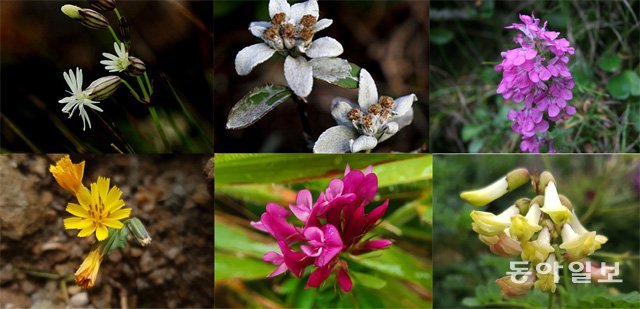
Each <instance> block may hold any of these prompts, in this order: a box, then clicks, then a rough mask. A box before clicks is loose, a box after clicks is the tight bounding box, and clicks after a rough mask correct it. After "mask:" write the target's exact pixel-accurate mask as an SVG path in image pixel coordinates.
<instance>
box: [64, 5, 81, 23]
mask: <svg viewBox="0 0 640 309" xmlns="http://www.w3.org/2000/svg"><path fill="white" fill-rule="evenodd" d="M60 10H61V11H62V13H64V15H67V16H69V17H71V18H73V19H81V18H82V16H80V10H81V9H80V7H77V6H75V5H71V4H65V5H63V6H62V7H61V8H60Z"/></svg>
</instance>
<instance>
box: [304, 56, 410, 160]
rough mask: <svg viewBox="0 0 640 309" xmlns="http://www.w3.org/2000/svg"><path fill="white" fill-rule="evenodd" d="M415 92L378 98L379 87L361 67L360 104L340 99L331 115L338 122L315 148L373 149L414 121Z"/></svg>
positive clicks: (341, 150) (319, 150)
mask: <svg viewBox="0 0 640 309" xmlns="http://www.w3.org/2000/svg"><path fill="white" fill-rule="evenodd" d="M417 100H418V98H417V97H416V95H415V94H413V93H412V94H410V95H406V96H403V97H400V98H397V99H395V100H394V99H392V98H391V97H387V96H381V97H378V89H377V88H376V84H375V82H374V81H373V78H372V77H371V75H370V74H369V72H367V70H365V69H362V70H360V85H359V89H358V104H357V105H356V104H355V103H353V102H351V101H349V100H347V99H344V98H336V99H334V100H333V103H332V104H331V115H332V116H333V118H334V119H335V120H336V122H337V123H338V125H337V126H334V127H331V128H329V129H327V130H326V131H324V132H323V133H322V134H321V135H320V137H319V138H318V141H317V142H316V144H315V145H314V147H313V151H314V152H316V153H344V152H354V153H355V152H360V151H363V150H371V149H373V148H375V147H376V145H378V143H380V142H384V141H385V140H387V139H389V138H390V137H392V136H393V135H395V134H396V133H397V132H398V131H399V130H400V129H402V128H404V127H405V126H407V125H409V124H410V123H411V121H413V109H412V105H413V102H415V101H417Z"/></svg>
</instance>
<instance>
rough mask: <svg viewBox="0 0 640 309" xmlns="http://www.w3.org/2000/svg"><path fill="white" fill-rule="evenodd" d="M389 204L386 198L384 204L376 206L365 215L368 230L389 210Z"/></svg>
mask: <svg viewBox="0 0 640 309" xmlns="http://www.w3.org/2000/svg"><path fill="white" fill-rule="evenodd" d="M387 206H389V200H385V201H384V203H382V205H380V206H378V207H376V208H375V209H374V210H372V211H371V212H370V213H368V214H367V216H366V217H365V224H366V229H367V230H366V231H367V232H368V231H369V229H371V228H372V227H373V225H374V224H375V223H376V222H377V221H378V220H379V219H380V218H382V216H384V213H385V212H387Z"/></svg>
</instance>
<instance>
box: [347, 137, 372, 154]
mask: <svg viewBox="0 0 640 309" xmlns="http://www.w3.org/2000/svg"><path fill="white" fill-rule="evenodd" d="M377 145H378V140H377V139H376V138H375V137H373V136H369V135H360V137H358V138H357V139H356V140H351V141H349V148H351V152H352V153H356V152H360V151H365V150H371V149H373V148H375V147H376V146H377Z"/></svg>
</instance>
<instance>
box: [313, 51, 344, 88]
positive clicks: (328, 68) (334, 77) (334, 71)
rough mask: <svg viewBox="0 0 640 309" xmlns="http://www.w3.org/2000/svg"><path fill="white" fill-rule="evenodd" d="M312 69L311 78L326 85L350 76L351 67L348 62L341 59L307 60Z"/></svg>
mask: <svg viewBox="0 0 640 309" xmlns="http://www.w3.org/2000/svg"><path fill="white" fill-rule="evenodd" d="M309 63H311V67H313V77H315V78H317V79H321V80H323V81H326V82H328V83H334V82H336V81H338V80H341V79H344V78H348V77H350V76H351V65H349V61H347V60H344V59H341V58H333V57H331V58H329V57H320V58H313V59H311V60H309Z"/></svg>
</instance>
